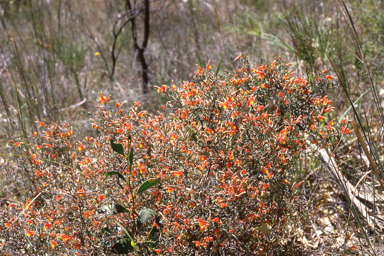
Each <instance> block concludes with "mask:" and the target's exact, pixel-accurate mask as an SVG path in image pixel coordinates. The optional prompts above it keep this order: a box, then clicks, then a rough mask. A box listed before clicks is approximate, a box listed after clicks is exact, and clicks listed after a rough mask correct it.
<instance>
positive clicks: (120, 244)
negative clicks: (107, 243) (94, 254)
mask: <svg viewBox="0 0 384 256" xmlns="http://www.w3.org/2000/svg"><path fill="white" fill-rule="evenodd" d="M133 250H134V247H133V246H132V241H131V239H129V238H128V237H127V238H121V239H119V240H118V241H117V243H115V244H114V245H113V246H112V252H113V253H115V254H127V253H128V252H132V251H133Z"/></svg>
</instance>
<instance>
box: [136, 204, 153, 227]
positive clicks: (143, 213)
mask: <svg viewBox="0 0 384 256" xmlns="http://www.w3.org/2000/svg"><path fill="white" fill-rule="evenodd" d="M156 215H157V214H156V212H155V211H154V210H152V209H148V208H146V209H141V210H140V212H139V218H138V219H137V229H139V228H140V227H141V226H142V225H144V223H145V222H147V221H148V220H150V219H152V218H154V217H156Z"/></svg>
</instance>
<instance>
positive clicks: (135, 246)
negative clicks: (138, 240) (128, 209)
mask: <svg viewBox="0 0 384 256" xmlns="http://www.w3.org/2000/svg"><path fill="white" fill-rule="evenodd" d="M115 222H116V224H117V225H119V227H121V228H122V229H123V231H124V233H125V234H126V235H127V236H128V237H129V239H130V241H131V243H130V245H131V246H132V247H133V249H134V250H137V249H139V248H138V247H137V245H136V244H135V242H134V241H133V235H131V234H130V232H128V230H127V229H126V228H125V227H123V225H121V224H120V223H119V222H117V221H116V220H115Z"/></svg>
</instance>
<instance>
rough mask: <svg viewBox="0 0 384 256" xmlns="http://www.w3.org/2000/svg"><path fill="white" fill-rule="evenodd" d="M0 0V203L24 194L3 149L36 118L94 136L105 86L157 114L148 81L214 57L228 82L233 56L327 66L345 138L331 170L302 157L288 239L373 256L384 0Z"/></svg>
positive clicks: (172, 77)
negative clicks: (298, 201) (297, 223)
mask: <svg viewBox="0 0 384 256" xmlns="http://www.w3.org/2000/svg"><path fill="white" fill-rule="evenodd" d="M0 6H1V16H0V21H1V30H0V34H1V37H0V73H1V77H0V98H1V104H0V124H1V125H0V141H1V144H2V147H1V148H0V153H1V154H2V156H0V165H2V167H1V172H0V181H1V183H2V186H1V187H0V196H1V203H2V205H3V206H4V207H5V206H7V202H11V201H12V200H13V201H20V202H21V201H23V200H24V198H25V197H28V196H30V195H28V193H29V192H28V188H27V186H26V184H25V182H24V181H23V180H24V179H23V178H22V177H21V176H23V174H22V172H21V171H22V169H23V166H22V165H20V161H19V160H18V158H17V157H10V154H12V153H15V152H14V151H13V149H11V148H10V147H9V141H10V140H12V141H13V142H16V141H17V142H23V143H28V142H31V141H33V139H32V138H33V137H32V136H31V134H33V133H34V132H36V133H37V135H39V136H41V135H44V134H43V129H42V128H41V127H40V126H39V123H38V122H36V121H42V122H44V123H48V124H49V123H51V122H52V123H70V124H71V125H72V126H73V131H74V132H75V135H76V136H77V138H78V139H79V140H82V138H84V137H85V136H95V135H96V131H95V130H94V129H93V128H92V125H91V124H90V122H89V118H90V116H89V115H88V114H87V113H93V112H94V111H95V107H94V105H95V104H94V101H96V100H97V99H98V98H99V97H100V95H99V94H98V93H99V92H101V91H102V92H103V93H104V95H112V97H111V101H112V102H113V103H116V102H119V103H124V102H127V104H128V105H129V106H131V105H133V103H134V101H138V102H140V103H141V105H142V106H141V107H142V108H143V109H145V110H147V111H148V112H150V113H156V111H157V110H159V109H160V106H161V105H163V104H165V102H166V101H167V100H168V99H167V98H166V97H163V96H159V95H158V94H157V89H156V88H155V87H154V86H155V85H157V86H162V85H163V84H167V85H170V84H171V82H172V81H173V82H174V83H179V81H180V82H183V81H184V80H191V79H192V77H193V75H194V74H193V71H194V70H196V64H198V65H200V66H201V67H205V65H206V63H207V62H208V61H210V63H211V65H212V67H213V69H214V72H216V73H219V74H225V70H233V69H235V68H237V67H238V66H237V65H236V63H235V62H234V61H233V60H234V59H235V57H236V56H238V55H239V53H241V52H244V53H249V54H250V61H251V62H252V63H258V64H263V63H268V64H270V63H272V61H273V60H274V57H276V56H282V57H283V58H284V59H285V60H286V62H290V63H291V66H290V69H291V71H294V72H296V74H297V75H298V76H304V77H306V76H310V74H312V73H313V72H318V71H320V70H325V69H327V70H328V71H329V72H331V75H332V76H333V77H334V78H335V80H337V82H338V84H339V86H338V87H337V88H336V89H335V90H333V91H331V92H330V95H329V99H330V100H331V101H332V105H333V106H334V114H332V116H330V117H329V118H331V119H334V122H335V124H336V125H340V127H341V125H342V124H341V122H342V120H343V119H347V123H346V124H345V125H349V126H348V128H349V129H350V130H351V131H353V132H352V133H351V134H344V135H342V140H341V141H340V143H339V145H338V147H337V149H336V150H335V151H333V152H329V153H330V154H328V156H329V157H331V160H329V159H328V162H327V161H325V160H324V159H325V157H324V156H323V157H322V156H321V153H320V154H315V153H313V152H308V153H307V154H306V155H305V156H304V157H302V160H301V161H300V162H299V163H298V168H297V169H298V171H297V172H296V173H295V179H297V180H302V181H303V184H304V186H303V187H302V190H301V193H302V196H303V198H304V201H305V202H304V201H303V202H302V205H301V206H300V207H301V209H300V211H299V210H296V214H297V215H299V216H301V217H302V226H301V227H293V226H292V227H290V229H289V232H291V233H292V234H294V236H292V237H295V239H294V241H293V240H292V244H291V245H292V246H296V247H298V248H302V249H303V250H304V251H305V252H308V253H309V252H313V253H315V254H322V253H329V254H334V253H346V254H347V253H348V254H360V253H362V252H363V251H364V252H366V253H370V254H373V255H375V254H376V255H380V254H381V253H382V251H383V248H382V247H380V241H382V239H383V234H382V230H383V219H384V214H383V207H382V203H383V198H382V197H383V193H382V191H383V189H384V188H383V187H382V186H381V184H380V181H382V180H383V165H382V163H383V160H384V159H383V158H384V153H383V148H384V144H383V124H384V116H383V111H382V108H383V105H382V98H383V95H384V89H383V88H384V82H383V81H384V72H383V67H384V58H383V57H384V56H383V55H384V49H383V48H384V32H383V31H384V13H383V11H382V10H383V9H384V2H383V1H371V0H359V1H352V0H351V1H345V2H344V1H337V0H335V1H317V0H316V1H307V0H298V1H279V0H276V1H263V0H257V1H251V0H241V1H229V0H228V1H226V0H224V1H216V0H207V1H203V0H185V1H184V0H183V1H172V0H155V1H137V2H136V1H135V2H134V3H133V2H130V1H108V0H93V1H82V0H80V1H69V0H58V1H23V0H18V1H0ZM148 7H149V9H148ZM148 13H149V14H148ZM148 15H149V16H148ZM148 17H149V20H148ZM148 28H149V29H148ZM147 36H148V41H147V39H146V38H147ZM145 74H146V75H145ZM145 76H147V78H148V81H146V80H145V78H144V77H145ZM146 86H147V88H148V89H146ZM112 105H113V104H112ZM91 117H92V116H91ZM350 121H351V122H352V121H354V123H353V124H356V125H355V126H353V127H352V126H351V124H349V122H350ZM344 132H345V130H344ZM332 158H333V159H334V161H333V160H332ZM321 160H323V162H322V161H321ZM330 163H331V164H330ZM10 170H13V171H12V172H10ZM351 186H352V187H351Z"/></svg>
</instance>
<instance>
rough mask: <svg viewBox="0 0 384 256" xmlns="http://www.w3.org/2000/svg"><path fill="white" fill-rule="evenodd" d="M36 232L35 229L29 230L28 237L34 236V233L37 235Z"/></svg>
mask: <svg viewBox="0 0 384 256" xmlns="http://www.w3.org/2000/svg"><path fill="white" fill-rule="evenodd" d="M35 234H36V232H35V231H32V230H29V231H28V232H27V237H31V236H33V235H35Z"/></svg>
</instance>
